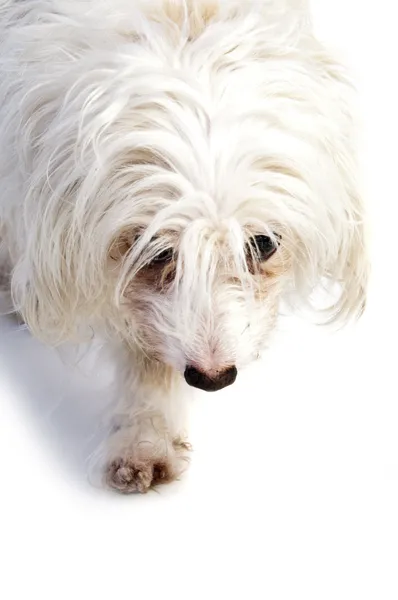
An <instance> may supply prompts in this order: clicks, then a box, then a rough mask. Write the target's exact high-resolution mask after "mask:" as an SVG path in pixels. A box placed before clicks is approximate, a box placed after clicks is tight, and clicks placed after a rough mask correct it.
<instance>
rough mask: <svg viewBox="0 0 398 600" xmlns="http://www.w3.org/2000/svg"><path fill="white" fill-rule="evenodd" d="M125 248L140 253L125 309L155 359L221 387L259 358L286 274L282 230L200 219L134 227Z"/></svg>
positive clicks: (205, 385)
mask: <svg viewBox="0 0 398 600" xmlns="http://www.w3.org/2000/svg"><path fill="white" fill-rule="evenodd" d="M120 243H121V241H120V240H119V247H118V248H114V250H113V256H114V258H115V259H116V260H117V252H120V250H122V251H123V249H122V248H120ZM124 250H125V251H126V250H127V251H128V252H130V253H132V254H133V255H135V256H134V259H133V262H132V264H133V265H134V267H133V270H134V273H133V274H130V276H128V277H127V280H126V281H127V284H126V286H125V288H124V289H123V292H122V295H123V298H122V301H121V307H122V310H123V313H124V315H125V318H126V321H127V322H129V323H130V324H131V334H132V335H133V336H134V341H135V342H137V341H138V344H139V346H140V347H141V349H142V350H143V351H144V352H145V354H147V355H148V356H149V357H150V358H152V359H156V360H159V361H162V362H164V363H166V364H168V365H170V366H172V367H174V368H175V369H177V370H179V371H180V372H182V373H185V378H186V380H187V382H188V383H189V384H190V385H193V386H195V387H199V388H201V389H205V390H207V391H216V390H218V389H221V388H222V387H225V386H226V385H229V384H231V383H233V381H234V380H235V377H236V374H237V370H239V369H240V368H241V367H242V366H244V365H246V364H248V363H249V362H251V361H252V360H255V359H256V358H258V357H259V355H260V352H261V350H262V349H263V347H264V344H265V343H266V341H267V339H268V336H269V334H270V331H271V330H272V328H273V326H274V324H275V320H276V316H277V313H278V303H279V296H280V293H281V291H282V290H283V287H284V283H285V279H286V278H287V277H288V274H289V264H290V258H289V253H288V251H287V249H286V246H284V245H283V240H282V236H281V234H279V233H278V232H277V231H262V232H261V233H259V232H258V231H257V232H256V231H255V230H250V229H246V230H244V229H242V228H241V227H240V225H239V223H238V221H237V220H236V219H233V218H231V219H230V220H229V221H228V220H226V221H225V223H224V224H221V225H219V226H218V227H217V226H215V225H214V224H212V222H211V220H210V219H209V220H208V221H207V222H206V220H205V219H203V221H202V222H201V220H197V221H193V222H192V223H190V224H189V225H187V226H186V228H184V229H183V230H182V231H179V232H178V231H164V230H163V231H160V232H158V234H157V235H154V236H151V234H150V235H148V233H147V232H142V233H141V235H140V233H139V232H137V233H136V235H135V236H134V239H133V240H132V246H131V247H130V245H129V243H128V241H127V240H126V246H125V248H124ZM115 252H116V254H115Z"/></svg>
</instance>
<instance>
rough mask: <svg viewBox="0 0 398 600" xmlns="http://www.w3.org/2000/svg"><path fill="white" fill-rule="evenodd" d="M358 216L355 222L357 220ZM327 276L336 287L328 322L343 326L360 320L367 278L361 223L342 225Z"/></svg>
mask: <svg viewBox="0 0 398 600" xmlns="http://www.w3.org/2000/svg"><path fill="white" fill-rule="evenodd" d="M361 216H362V217H363V215H358V217H357V218H358V219H361ZM330 275H331V279H332V281H336V282H337V284H338V285H339V287H340V296H339V299H338V301H337V302H336V304H335V306H334V307H333V313H334V316H333V317H332V319H333V320H336V321H338V322H340V323H343V324H344V323H346V322H347V321H349V320H351V319H352V318H354V319H355V318H358V317H360V316H361V315H362V313H363V311H364V309H365V306H366V293H367V284H368V277H369V260H368V253H367V240H366V231H365V226H364V223H363V222H362V221H361V220H359V221H358V222H356V223H354V224H353V223H348V222H347V223H346V224H345V226H344V228H343V236H342V239H341V245H340V253H339V256H338V260H337V261H336V264H335V266H334V269H333V270H332V272H331V274H330Z"/></svg>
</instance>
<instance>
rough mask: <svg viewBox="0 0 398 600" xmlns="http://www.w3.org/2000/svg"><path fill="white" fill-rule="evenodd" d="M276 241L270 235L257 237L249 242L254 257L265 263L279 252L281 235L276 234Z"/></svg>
mask: <svg viewBox="0 0 398 600" xmlns="http://www.w3.org/2000/svg"><path fill="white" fill-rule="evenodd" d="M274 235H275V237H276V241H274V240H273V239H272V238H270V237H269V236H268V235H255V236H254V237H252V238H251V239H250V241H249V243H250V250H251V253H252V255H253V256H254V257H255V258H256V259H257V260H258V261H259V262H265V261H266V260H268V259H270V258H271V256H273V255H274V254H275V252H276V251H277V250H278V246H279V240H280V235H278V234H277V233H275V234H274Z"/></svg>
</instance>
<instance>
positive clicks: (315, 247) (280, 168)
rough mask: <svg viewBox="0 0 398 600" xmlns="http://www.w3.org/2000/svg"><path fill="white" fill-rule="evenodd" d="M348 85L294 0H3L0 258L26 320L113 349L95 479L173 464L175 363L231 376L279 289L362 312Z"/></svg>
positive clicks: (141, 484)
mask: <svg viewBox="0 0 398 600" xmlns="http://www.w3.org/2000/svg"><path fill="white" fill-rule="evenodd" d="M351 96H352V89H351V86H350V84H349V82H348V80H347V78H346V74H345V72H344V70H343V69H342V67H341V66H340V65H339V64H338V63H337V62H336V61H335V60H334V59H333V58H332V57H331V56H330V54H329V53H328V52H327V51H325V49H324V48H323V47H322V45H321V44H320V43H319V42H318V41H317V40H316V39H315V38H314V36H313V34H312V29H311V23H310V19H309V15H308V8H307V3H306V2H305V1H303V0H262V1H259V0H246V1H245V2H242V1H241V0H135V1H131V0H1V2H0V179H1V187H0V238H1V242H2V249H1V257H2V263H3V264H2V269H3V271H4V270H6V271H7V272H9V273H10V282H11V291H12V297H13V303H14V307H15V310H16V311H18V312H19V313H20V314H21V315H22V317H23V318H24V320H25V321H26V323H27V325H28V326H29V328H30V329H31V331H32V332H33V334H34V335H36V336H37V337H39V338H40V339H42V340H44V341H46V342H48V343H51V344H60V343H62V342H65V341H75V342H76V343H79V342H80V341H84V340H86V339H87V336H89V335H90V332H91V331H92V330H94V331H95V332H96V333H97V334H98V335H102V336H103V335H105V336H107V338H108V339H109V340H110V343H111V344H113V345H115V346H116V347H117V350H116V352H115V359H116V360H117V363H118V365H119V368H120V376H119V383H120V390H119V398H120V406H119V408H118V410H117V414H118V415H119V417H121V419H119V422H118V426H117V427H116V428H115V431H114V433H113V434H112V437H111V440H110V443H109V445H108V446H107V450H106V452H105V459H104V466H105V473H106V476H105V478H106V481H107V482H108V484H109V485H110V486H112V487H115V488H117V489H119V490H121V491H123V492H130V491H136V490H139V491H146V490H147V489H148V488H149V487H150V486H151V485H153V484H155V483H161V482H164V481H167V480H170V479H173V478H174V477H176V476H177V475H178V474H179V473H180V472H181V470H182V468H183V465H184V464H185V460H184V459H185V458H186V456H187V451H188V444H187V443H186V441H185V434H184V431H183V428H182V427H183V425H181V423H180V422H179V419H178V418H177V417H180V415H181V413H180V403H179V399H180V395H181V389H180V388H181V386H182V385H185V384H184V383H183V378H182V377H181V374H184V373H185V378H186V380H187V382H188V383H190V384H191V385H194V386H196V387H201V388H203V389H208V390H215V389H219V388H221V387H223V386H225V385H228V384H230V383H232V382H233V381H234V379H235V377H236V371H237V370H239V369H240V368H242V367H244V366H245V365H246V364H248V363H249V362H251V361H252V360H254V359H256V358H257V357H258V356H259V355H260V353H261V350H262V349H263V348H264V346H265V344H266V343H267V339H268V338H269V334H270V332H271V330H272V328H273V327H274V325H275V321H276V317H277V314H278V307H279V303H280V301H281V299H282V298H284V299H289V300H291V301H293V304H294V306H295V307H298V306H302V305H308V304H309V303H310V298H311V296H312V292H313V290H314V289H316V287H317V286H318V285H319V284H320V283H322V282H328V285H329V284H330V283H337V284H338V286H339V294H338V298H337V299H336V298H334V299H333V300H331V303H330V306H329V307H328V309H327V310H323V311H322V314H321V318H322V320H327V321H338V322H342V323H344V322H346V321H347V320H348V319H349V318H350V317H352V316H354V317H355V316H357V315H359V314H360V312H361V311H362V309H363V306H364V295H365V288H366V279H367V261H366V253H365V249H364V227H363V207H362V202H361V197H360V193H359V191H358V182H357V167H356V158H355V128H354V124H353V118H352V109H351V102H352V98H351ZM132 365H134V368H133V367H132Z"/></svg>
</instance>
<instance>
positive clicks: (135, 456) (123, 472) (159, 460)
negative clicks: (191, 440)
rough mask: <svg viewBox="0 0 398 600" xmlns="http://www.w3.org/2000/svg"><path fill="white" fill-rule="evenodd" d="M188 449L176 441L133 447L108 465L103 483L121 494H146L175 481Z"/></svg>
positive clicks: (186, 458) (183, 465) (185, 462)
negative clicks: (158, 486)
mask: <svg viewBox="0 0 398 600" xmlns="http://www.w3.org/2000/svg"><path fill="white" fill-rule="evenodd" d="M189 450H190V445H189V444H188V443H187V442H183V441H181V440H180V439H178V440H175V441H174V442H173V443H171V444H168V443H164V442H163V441H162V443H159V444H158V445H157V446H156V447H153V446H150V447H148V445H147V444H142V445H140V444H134V445H133V446H131V448H129V449H127V450H124V451H123V452H122V453H121V455H120V456H119V457H117V458H114V459H113V460H111V461H110V462H109V463H108V465H107V468H106V473H105V484H106V486H107V487H108V488H111V489H114V490H117V491H119V492H122V493H124V494H133V493H137V492H138V493H146V492H147V491H148V490H150V489H151V488H153V487H155V486H157V485H160V484H162V483H169V482H171V481H173V480H175V479H177V478H178V477H179V476H180V475H181V474H182V473H183V471H184V470H185V468H186V467H187V464H188V462H189V458H188V452H189Z"/></svg>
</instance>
